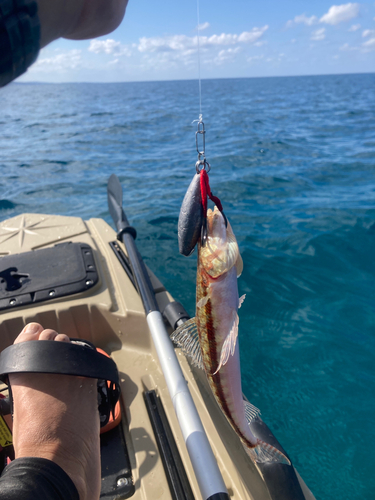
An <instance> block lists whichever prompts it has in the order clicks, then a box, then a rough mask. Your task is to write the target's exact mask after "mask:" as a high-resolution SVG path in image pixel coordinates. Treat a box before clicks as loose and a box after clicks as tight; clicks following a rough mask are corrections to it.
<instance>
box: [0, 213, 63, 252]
mask: <svg viewBox="0 0 375 500" xmlns="http://www.w3.org/2000/svg"><path fill="white" fill-rule="evenodd" d="M17 219H18V220H17ZM45 220H46V219H45V218H44V217H43V218H41V219H40V220H38V221H36V222H35V220H34V221H32V222H28V221H27V218H26V215H22V216H20V217H14V218H13V219H11V220H9V221H7V222H8V224H9V223H10V224H9V225H4V226H0V244H2V243H4V242H5V241H8V240H10V239H12V238H15V237H17V236H18V245H19V247H20V248H21V247H22V245H23V243H24V241H25V237H26V235H28V234H29V235H32V236H41V235H42V234H44V230H45V229H50V228H51V227H56V225H42V224H43V222H45ZM40 231H42V233H41V232H40Z"/></svg>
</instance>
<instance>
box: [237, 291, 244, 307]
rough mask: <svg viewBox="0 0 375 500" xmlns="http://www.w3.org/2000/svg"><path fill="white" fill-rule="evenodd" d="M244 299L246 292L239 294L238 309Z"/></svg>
mask: <svg viewBox="0 0 375 500" xmlns="http://www.w3.org/2000/svg"><path fill="white" fill-rule="evenodd" d="M245 299H246V293H244V294H243V295H241V297H240V298H239V299H238V309H239V308H240V307H241V306H242V304H243V301H244V300H245Z"/></svg>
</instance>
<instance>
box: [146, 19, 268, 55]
mask: <svg viewBox="0 0 375 500" xmlns="http://www.w3.org/2000/svg"><path fill="white" fill-rule="evenodd" d="M267 29H268V26H267V25H266V26H263V27H262V28H253V29H252V30H251V31H244V32H243V33H241V34H240V35H237V34H234V35H232V34H229V33H222V34H221V35H212V36H210V37H207V36H201V37H199V45H200V47H201V48H210V47H214V46H220V45H223V46H226V45H237V44H239V43H250V44H251V43H252V44H255V43H256V42H257V41H258V40H259V38H261V37H262V35H263V33H264V32H265V31H267ZM197 46H198V38H197V37H196V36H195V37H188V36H186V35H173V36H165V37H152V38H147V37H142V38H140V39H139V44H138V50H139V51H140V52H183V51H186V50H191V49H196V48H197Z"/></svg>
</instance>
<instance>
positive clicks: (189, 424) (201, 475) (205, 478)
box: [107, 174, 229, 500]
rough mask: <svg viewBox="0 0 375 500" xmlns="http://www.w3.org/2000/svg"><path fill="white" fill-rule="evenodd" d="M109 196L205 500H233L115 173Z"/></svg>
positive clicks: (114, 218) (111, 208)
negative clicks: (166, 320)
mask: <svg viewBox="0 0 375 500" xmlns="http://www.w3.org/2000/svg"><path fill="white" fill-rule="evenodd" d="M107 193H108V207H109V211H110V214H111V217H112V219H113V222H114V223H115V226H116V228H117V231H118V233H117V238H118V239H119V240H120V241H122V242H123V243H124V245H125V248H126V251H127V253H128V257H129V261H130V265H131V268H132V272H133V276H134V280H135V284H136V288H137V290H138V293H139V295H140V297H141V299H142V303H143V307H144V309H145V313H146V318H147V323H148V326H149V329H150V333H151V337H152V339H153V342H154V345H155V349H156V352H157V355H158V358H159V362H160V365H161V368H162V371H163V374H164V378H165V380H166V383H167V387H168V390H169V394H170V396H171V399H172V402H173V406H174V409H175V412H176V416H177V419H178V422H179V425H180V429H181V432H182V435H183V437H184V440H185V444H186V447H187V450H188V453H189V457H190V460H191V464H192V466H193V469H194V473H195V476H196V478H197V482H198V486H199V489H200V492H201V495H202V499H203V500H229V495H228V492H227V489H226V486H225V484H224V481H223V478H222V476H221V473H220V470H219V467H218V465H217V462H216V459H215V457H214V454H213V452H212V449H211V446H210V444H209V442H208V438H207V436H206V433H205V430H204V428H203V425H202V422H201V419H200V417H199V414H198V411H197V409H196V407H195V404H194V401H193V398H192V396H191V394H190V391H189V389H188V386H187V382H186V380H185V377H184V375H183V372H182V369H181V367H180V364H179V362H178V359H177V356H176V353H175V350H174V347H173V344H172V342H171V340H170V338H169V335H168V332H167V329H166V327H165V325H164V321H163V317H162V315H161V312H160V310H159V307H158V304H157V302H156V297H155V293H154V289H153V286H152V284H151V280H150V277H149V275H148V272H147V269H146V266H145V264H144V262H143V260H142V257H141V255H140V253H139V252H138V249H137V246H136V244H135V241H134V240H135V238H136V230H135V229H134V228H133V227H132V226H130V224H129V222H128V219H127V217H126V215H125V212H124V209H123V207H122V187H121V184H120V181H119V179H118V177H117V176H116V175H115V174H112V175H111V177H110V178H109V180H108V187H107Z"/></svg>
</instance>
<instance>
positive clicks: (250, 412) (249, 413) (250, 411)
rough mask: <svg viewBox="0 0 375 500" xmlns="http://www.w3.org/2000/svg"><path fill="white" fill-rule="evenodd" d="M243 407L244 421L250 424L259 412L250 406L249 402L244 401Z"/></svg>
mask: <svg viewBox="0 0 375 500" xmlns="http://www.w3.org/2000/svg"><path fill="white" fill-rule="evenodd" d="M243 406H244V409H245V416H246V420H247V422H248V423H249V424H250V422H251V421H252V420H254V418H256V417H257V416H258V415H260V410H259V408H257V407H256V406H254V405H252V404H251V403H250V401H244V402H243Z"/></svg>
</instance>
